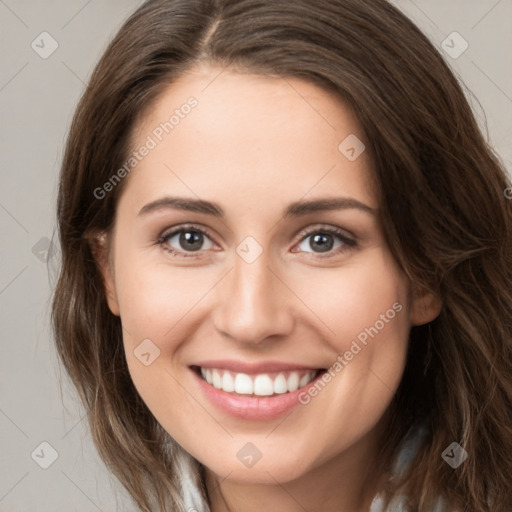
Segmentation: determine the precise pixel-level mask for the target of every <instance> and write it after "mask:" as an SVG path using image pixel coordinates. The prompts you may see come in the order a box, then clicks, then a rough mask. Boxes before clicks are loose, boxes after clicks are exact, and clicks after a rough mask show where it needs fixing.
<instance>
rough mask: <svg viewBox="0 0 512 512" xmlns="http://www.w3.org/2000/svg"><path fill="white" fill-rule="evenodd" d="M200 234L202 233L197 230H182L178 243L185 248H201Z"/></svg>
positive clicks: (194, 249)
mask: <svg viewBox="0 0 512 512" xmlns="http://www.w3.org/2000/svg"><path fill="white" fill-rule="evenodd" d="M202 236H203V235H202V234H201V233H198V232H197V231H183V232H182V233H181V236H180V244H181V246H182V247H183V248H185V249H189V250H191V251H197V250H199V249H200V248H201V245H202ZM197 242H199V243H197ZM194 243H195V245H194Z"/></svg>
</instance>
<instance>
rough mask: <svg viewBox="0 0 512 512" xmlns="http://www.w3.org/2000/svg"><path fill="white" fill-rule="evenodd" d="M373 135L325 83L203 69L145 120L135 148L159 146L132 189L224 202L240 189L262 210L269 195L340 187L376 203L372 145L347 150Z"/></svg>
mask: <svg viewBox="0 0 512 512" xmlns="http://www.w3.org/2000/svg"><path fill="white" fill-rule="evenodd" d="M354 137H357V139H356V138H354ZM347 140H348V141H349V142H348V143H345V142H344V141H347ZM358 140H359V141H360V142H358ZM363 140H364V134H363V133H362V130H361V126H360V124H359V122H358V120H357V117H356V116H355V114H354V113H353V111H352V110H351V109H350V108H348V106H347V105H346V104H345V102H343V101H342V100H341V99H340V98H339V97H338V96H336V95H335V94H334V93H332V92H329V91H327V90H325V89H323V88H321V87H319V86H317V85H315V84H312V83H310V82H307V81H304V80H300V79H297V78H291V77H282V78H269V77H266V76H263V75H256V74H250V73H247V72H244V73H241V72H238V71H235V70H232V69H229V68H228V69H222V68H216V67H205V66H203V67H200V68H196V69H193V70H191V71H188V72H187V73H184V74H183V75H182V76H181V77H180V78H179V80H177V81H176V82H174V83H173V84H171V85H170V86H169V87H168V88H167V89H166V90H165V91H164V92H163V93H162V94H161V95H160V96H159V98H158V99H157V101H156V102H155V103H154V104H153V105H152V107H151V108H150V109H149V110H148V111H147V112H146V115H145V116H144V118H143V119H142V120H141V122H139V124H138V125H137V126H136V127H135V130H134V135H133V138H132V146H133V149H134V150H135V151H137V149H139V148H141V147H142V146H144V145H147V146H149V145H150V146H151V150H150V151H147V152H145V153H147V154H146V156H144V157H143V158H142V159H141V161H140V163H138V164H137V166H136V167H135V168H134V171H133V172H132V173H131V174H130V176H129V181H130V182H132V183H131V184H129V185H128V189H131V190H132V192H133V191H134V190H135V191H136V192H137V194H136V195H137V197H138V199H140V201H143V200H151V199H155V196H157V195H158V194H160V195H161V194H162V193H164V192H169V193H171V192H172V193H173V194H182V195H183V194H186V195H191V194H193V195H196V196H199V197H201V198H205V199H213V200H216V201H217V202H219V197H220V198H222V197H224V198H226V199H228V198H229V200H230V201H231V202H233V200H234V196H235V195H236V197H238V198H240V204H241V205H244V206H245V208H250V207H251V205H253V206H255V207H257V208H261V198H262V197H266V198H267V199H268V201H270V200H271V199H272V198H275V199H277V198H278V197H279V198H281V199H282V200H286V199H288V200H289V201H294V200H298V199H300V198H301V197H303V196H304V195H306V194H308V195H309V196H311V198H313V196H314V195H315V194H318V195H322V196H325V195H326V193H327V194H331V195H333V191H338V192H340V193H341V192H343V193H344V194H345V195H351V196H357V197H356V198H357V199H359V200H362V201H364V202H366V203H369V204H370V205H371V206H375V207H376V206H377V204H376V202H375V198H374V195H373V194H372V180H371V173H370V167H371V161H370V158H369V156H368V154H367V152H366V151H363V152H362V153H361V155H360V156H359V157H358V158H357V159H355V160H350V159H349V158H347V154H346V153H344V151H345V150H346V146H347V144H348V145H349V146H350V145H352V146H354V143H355V144H356V145H357V144H359V143H361V144H362V141H363ZM150 141H151V142H150ZM340 144H341V147H340ZM361 147H362V146H361ZM357 149H358V148H357V147H356V150H357ZM277 190H278V191H280V194H278V195H277V194H275V191H277ZM128 193H130V192H129V191H128ZM212 196H215V197H212Z"/></svg>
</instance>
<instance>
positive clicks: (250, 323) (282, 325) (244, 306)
mask: <svg viewBox="0 0 512 512" xmlns="http://www.w3.org/2000/svg"><path fill="white" fill-rule="evenodd" d="M241 245H242V244H241ZM241 249H243V247H242V248H240V247H239V250H240V252H239V253H238V252H237V254H236V255H234V267H233V269H232V271H231V272H230V273H229V274H228V276H226V280H225V281H226V282H225V283H224V286H223V287H222V289H221V290H219V293H220V296H219V297H218V298H219V301H218V304H219V306H218V307H217V308H216V315H215V324H216V327H217V329H218V330H219V331H221V332H222V333H223V334H225V335H227V336H229V337H230V338H232V339H235V340H237V341H239V342H242V343H250V344H255V343H259V342H261V341H263V340H264V339H265V338H267V337H269V336H278V335H285V334H287V333H289V332H290V330H291V329H292V327H293V325H292V324H293V321H292V316H291V312H290V310H289V308H290V304H289V301H288V300H287V299H286V297H285V295H286V293H285V290H284V289H283V285H282V283H281V282H280V281H279V279H277V278H276V276H275V275H274V273H273V272H272V271H271V270H270V269H269V267H270V268H272V262H271V258H270V257H269V252H268V251H263V252H262V253H261V254H260V255H259V256H258V257H256V259H253V260H252V258H247V257H245V255H244V253H243V251H242V250H241ZM253 257H254V254H253Z"/></svg>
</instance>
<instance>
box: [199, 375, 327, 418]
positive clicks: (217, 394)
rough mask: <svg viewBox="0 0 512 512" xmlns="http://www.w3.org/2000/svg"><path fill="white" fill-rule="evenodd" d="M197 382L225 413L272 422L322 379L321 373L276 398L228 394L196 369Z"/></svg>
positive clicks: (297, 403) (290, 408)
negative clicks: (201, 375)
mask: <svg viewBox="0 0 512 512" xmlns="http://www.w3.org/2000/svg"><path fill="white" fill-rule="evenodd" d="M190 371H191V372H192V373H193V375H194V377H195V379H196V380H197V382H198V384H199V387H200V389H201V390H202V392H203V393H204V394H205V395H206V397H207V398H208V399H209V400H210V401H211V402H212V403H213V404H214V405H215V406H216V407H218V408H219V409H221V410H222V411H223V412H225V413H227V414H229V415H230V416H234V417H236V418H241V419H245V420H271V419H274V418H278V417H279V416H282V415H284V414H286V413H287V412H289V411H291V410H292V409H293V408H294V407H297V405H300V404H301V402H299V395H300V394H301V393H307V392H308V389H309V388H310V387H312V386H314V385H315V383H316V382H317V381H318V380H319V379H321V378H322V375H323V373H324V372H321V373H320V374H319V375H318V376H317V377H316V378H315V379H313V380H312V381H311V382H310V383H309V384H306V385H305V386H303V387H302V388H299V389H297V390H295V391H292V392H291V393H283V394H279V395H275V396H271V397H270V396H248V395H237V394H236V393H228V392H227V391H223V390H222V389H217V388H214V387H213V386H212V385H211V384H208V382H206V381H205V380H203V379H202V378H201V377H200V376H199V375H198V374H197V373H196V371H195V370H194V369H192V368H191V369H190Z"/></svg>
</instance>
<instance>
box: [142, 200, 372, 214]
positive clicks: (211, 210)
mask: <svg viewBox="0 0 512 512" xmlns="http://www.w3.org/2000/svg"><path fill="white" fill-rule="evenodd" d="M164 209H175V210H183V211H189V212H196V213H204V214H206V215H213V216H214V217H218V218H224V217H225V213H224V210H223V209H222V207H221V206H219V205H218V204H217V203H214V202H211V201H205V200H203V199H193V198H184V197H171V196H166V197H162V198H161V199H157V200H156V201H152V202H150V203H148V204H146V205H144V206H143V207H142V208H141V210H140V212H139V214H138V215H139V216H142V215H148V214H149V213H152V212H156V211H159V210H164ZM347 209H358V210H361V211H363V212H366V213H369V214H371V215H375V214H376V212H377V209H375V208H371V207H370V206H368V205H366V204H364V203H362V202H361V201H358V200H357V199H354V198H352V197H336V198H325V199H314V200H309V201H305V200H300V201H295V202H294V203H291V204H290V205H288V207H287V208H286V210H285V211H284V213H283V217H284V218H289V217H302V216H305V215H308V214H310V213H316V212H322V211H330V210H347Z"/></svg>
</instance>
